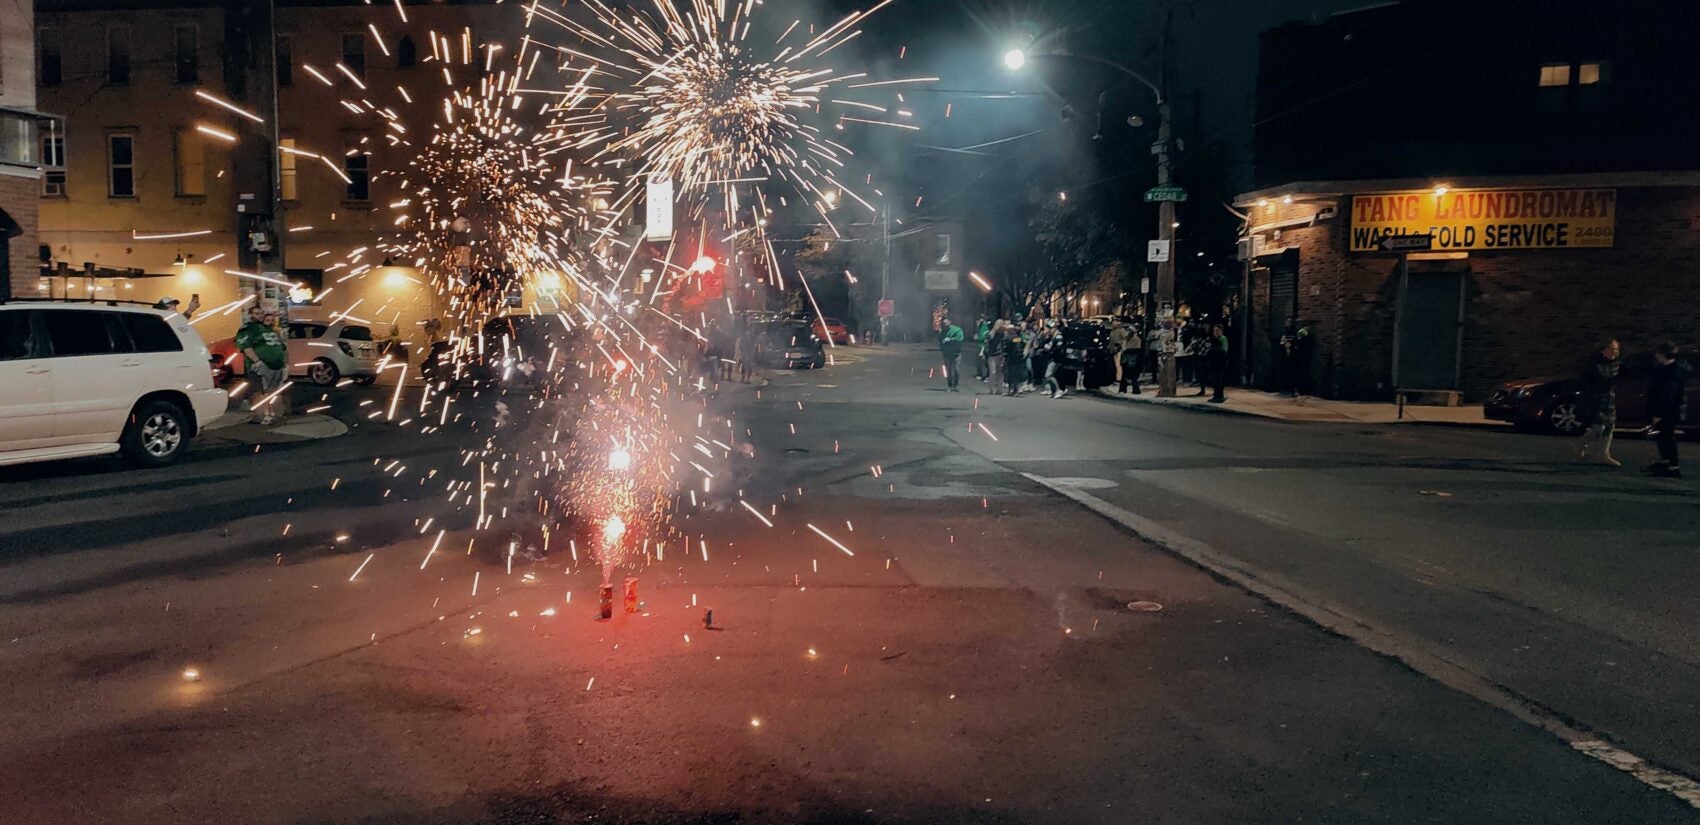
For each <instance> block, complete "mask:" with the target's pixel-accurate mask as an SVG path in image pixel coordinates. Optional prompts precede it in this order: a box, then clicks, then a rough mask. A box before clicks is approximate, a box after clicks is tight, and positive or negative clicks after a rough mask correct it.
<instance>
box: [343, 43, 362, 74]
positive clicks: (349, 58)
mask: <svg viewBox="0 0 1700 825" xmlns="http://www.w3.org/2000/svg"><path fill="white" fill-rule="evenodd" d="M342 65H344V66H347V67H348V70H349V71H351V72H353V73H354V76H355V77H359V78H364V77H365V76H366V34H365V33H364V32H350V33H348V34H345V35H343V36H342Z"/></svg>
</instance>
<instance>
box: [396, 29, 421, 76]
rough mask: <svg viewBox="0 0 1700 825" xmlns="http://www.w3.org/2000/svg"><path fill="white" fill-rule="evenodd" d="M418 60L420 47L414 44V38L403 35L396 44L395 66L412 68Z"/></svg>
mask: <svg viewBox="0 0 1700 825" xmlns="http://www.w3.org/2000/svg"><path fill="white" fill-rule="evenodd" d="M418 62H419V47H418V46H417V45H415V44H414V42H413V38H411V37H408V36H407V35H405V34H404V35H402V37H401V40H400V41H398V42H397V43H396V44H395V67H396V68H398V69H411V68H413V66H414V65H415V64H417V63H418Z"/></svg>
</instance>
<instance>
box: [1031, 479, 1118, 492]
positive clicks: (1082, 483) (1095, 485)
mask: <svg viewBox="0 0 1700 825" xmlns="http://www.w3.org/2000/svg"><path fill="white" fill-rule="evenodd" d="M1046 481H1048V482H1049V483H1051V484H1053V485H1055V486H1058V487H1067V488H1069V489H1071V490H1110V489H1114V488H1116V487H1120V486H1121V484H1120V483H1118V482H1115V481H1112V480H1110V479H1107V478H1051V479H1046Z"/></svg>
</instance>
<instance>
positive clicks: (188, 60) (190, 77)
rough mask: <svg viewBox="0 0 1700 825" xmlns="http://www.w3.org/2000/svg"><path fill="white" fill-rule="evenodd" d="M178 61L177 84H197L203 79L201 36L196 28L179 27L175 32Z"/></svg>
mask: <svg viewBox="0 0 1700 825" xmlns="http://www.w3.org/2000/svg"><path fill="white" fill-rule="evenodd" d="M173 38H174V49H175V54H176V59H177V82H178V83H196V82H199V81H200V79H201V36H200V32H199V31H197V30H196V29H195V27H194V26H178V27H177V28H176V29H175V30H174V31H173Z"/></svg>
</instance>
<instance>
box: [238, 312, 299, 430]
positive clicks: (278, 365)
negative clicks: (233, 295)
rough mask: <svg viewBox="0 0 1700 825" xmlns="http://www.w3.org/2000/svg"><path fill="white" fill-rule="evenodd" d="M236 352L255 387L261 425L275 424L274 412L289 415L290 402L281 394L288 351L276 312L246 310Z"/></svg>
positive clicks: (239, 331) (287, 361)
mask: <svg viewBox="0 0 1700 825" xmlns="http://www.w3.org/2000/svg"><path fill="white" fill-rule="evenodd" d="M236 351H237V352H240V353H242V360H243V363H244V368H245V369H246V370H247V373H248V380H250V381H253V382H256V383H257V384H258V386H257V387H255V389H256V390H257V391H258V392H259V394H260V395H259V410H260V424H261V425H262V426H263V425H269V424H271V423H272V422H274V421H276V420H277V418H278V417H277V415H275V414H274V413H273V409H275V408H282V409H283V414H284V415H288V414H289V401H288V399H284V398H282V397H281V396H282V395H283V393H282V392H281V390H282V389H283V381H284V378H285V376H286V374H287V372H288V370H287V369H286V368H287V366H288V363H289V350H288V349H287V348H286V347H285V346H284V344H283V339H281V338H279V337H278V334H277V312H276V311H275V310H270V309H266V308H264V307H261V306H260V305H259V304H255V305H254V306H251V307H248V322H247V323H245V324H243V325H242V328H241V329H239V330H237V331H236ZM274 405H276V407H274Z"/></svg>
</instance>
